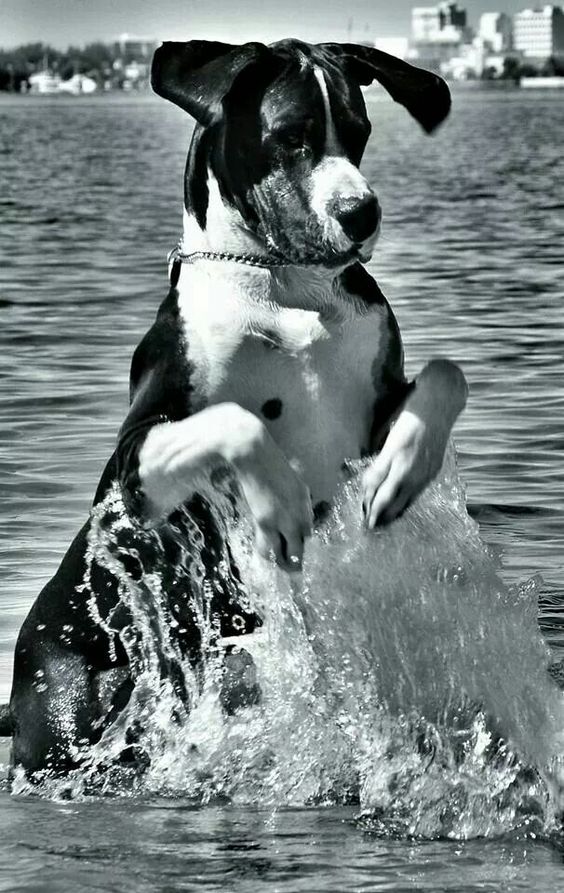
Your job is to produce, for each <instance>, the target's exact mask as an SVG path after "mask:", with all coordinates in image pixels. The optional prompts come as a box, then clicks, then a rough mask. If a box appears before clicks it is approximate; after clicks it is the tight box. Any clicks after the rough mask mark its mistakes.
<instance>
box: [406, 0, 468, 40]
mask: <svg viewBox="0 0 564 893" xmlns="http://www.w3.org/2000/svg"><path fill="white" fill-rule="evenodd" d="M466 29H467V22H466V10H465V9H459V8H458V4H456V3H439V4H437V6H416V7H414V8H413V9H412V10H411V40H412V42H413V43H452V42H455V43H456V42H458V43H460V41H461V40H462V38H463V37H464V36H465V32H466Z"/></svg>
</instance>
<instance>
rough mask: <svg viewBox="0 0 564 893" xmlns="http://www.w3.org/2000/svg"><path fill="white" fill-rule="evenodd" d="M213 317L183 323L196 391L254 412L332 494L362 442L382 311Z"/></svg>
mask: <svg viewBox="0 0 564 893" xmlns="http://www.w3.org/2000/svg"><path fill="white" fill-rule="evenodd" d="M214 316H215V314H214V313H213V312H212V313H211V314H209V315H207V317H206V318H205V319H203V318H200V320H199V321H198V320H196V319H193V318H192V319H190V318H189V317H188V318H187V319H186V329H187V336H188V337H187V340H188V343H189V360H190V363H191V366H192V369H193V373H192V375H193V379H194V381H193V384H194V386H195V388H196V389H197V391H198V393H200V394H201V395H202V397H203V398H204V400H205V402H207V403H221V402H227V401H233V402H235V403H238V404H239V405H240V406H243V407H244V408H245V409H248V410H250V411H251V412H253V413H255V415H257V416H258V417H259V418H260V419H262V421H263V422H264V424H265V425H266V426H267V428H268V430H269V432H270V433H271V435H272V437H273V438H274V440H275V441H276V442H277V443H278V445H279V446H280V447H281V448H282V450H283V451H284V452H285V454H286V456H287V457H288V459H289V460H290V461H291V463H292V465H293V467H294V468H295V470H296V471H298V472H299V473H300V474H301V475H302V476H303V478H304V480H305V482H306V483H307V484H308V486H309V487H310V490H311V491H312V496H313V498H314V500H316V501H318V500H330V499H331V498H332V496H333V494H334V491H335V488H336V486H337V484H338V482H339V480H341V479H342V465H343V460H344V459H345V458H358V457H359V456H360V455H361V452H362V450H363V449H366V448H367V447H368V443H369V437H370V428H371V424H372V409H373V406H374V399H375V392H374V384H373V376H372V367H373V363H374V358H375V356H376V354H377V352H378V348H379V343H380V317H379V314H378V312H374V313H370V314H368V315H367V316H362V317H361V316H358V317H352V316H351V318H350V319H348V320H347V321H344V322H334V321H324V320H323V319H322V318H320V316H319V314H318V313H316V312H312V311H304V310H296V309H291V310H290V309H284V308H278V309H277V310H272V309H264V308H263V309H262V310H259V311H255V312H253V313H252V314H251V315H245V314H231V315H230V316H229V318H225V316H223V317H222V318H218V317H216V318H214Z"/></svg>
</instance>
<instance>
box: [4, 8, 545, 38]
mask: <svg viewBox="0 0 564 893" xmlns="http://www.w3.org/2000/svg"><path fill="white" fill-rule="evenodd" d="M425 5H433V2H432V0H0V47H4V48H8V47H13V46H16V45H17V44H21V43H30V42H34V41H39V40H42V41H43V42H44V43H49V44H51V45H52V46H55V47H58V48H61V49H64V48H66V47H67V46H68V45H69V44H75V45H77V44H78V45H82V44H85V43H90V42H92V41H94V40H103V41H110V40H113V39H114V38H115V37H117V36H118V35H119V34H122V33H124V32H126V33H128V34H131V35H135V36H143V37H154V38H155V39H157V40H167V39H176V40H184V39H185V40H189V39H191V38H207V39H214V40H224V41H226V42H230V43H241V42H244V41H245V40H263V41H266V42H268V41H271V40H279V39H281V38H282V37H299V38H301V39H303V40H309V41H316V40H347V39H351V40H375V39H377V38H378V37H390V36H396V35H403V36H406V37H407V36H408V35H409V28H410V10H411V7H412V6H425ZM459 5H460V6H465V7H466V9H467V10H468V14H469V19H470V24H473V23H474V24H477V22H478V18H479V16H480V14H481V13H482V12H486V11H497V12H509V13H512V12H517V11H518V10H519V9H522V8H524V7H526V6H528V5H529V6H533V5H535V3H534V2H532V0H531V2H529V3H527V0H468V2H466V3H464V2H463V0H461V2H460V3H459ZM537 5H538V4H537Z"/></svg>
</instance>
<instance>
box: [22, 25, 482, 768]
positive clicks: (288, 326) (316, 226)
mask: <svg viewBox="0 0 564 893" xmlns="http://www.w3.org/2000/svg"><path fill="white" fill-rule="evenodd" d="M373 80H377V81H379V82H380V84H382V85H383V86H384V87H385V89H386V90H387V91H388V93H390V94H391V96H392V97H393V98H394V99H395V100H396V101H397V102H399V103H401V104H402V105H403V106H405V108H406V109H407V110H408V111H409V112H410V114H411V115H412V116H413V117H414V118H415V119H416V120H417V121H418V122H419V123H420V124H421V125H422V126H423V128H424V129H425V130H426V131H428V132H430V131H432V130H433V129H434V128H435V127H436V126H437V125H438V124H440V122H441V121H442V120H443V119H444V118H445V117H446V115H447V114H448V111H449V107H450V96H449V91H448V88H447V86H446V84H445V83H444V82H443V81H442V80H441V79H440V78H439V77H437V76H436V75H434V74H431V73H429V72H427V71H423V70H421V69H418V68H415V67H413V66H411V65H409V64H407V63H405V62H402V61H400V60H398V59H395V58H394V57H392V56H389V55H387V54H385V53H382V52H379V51H378V50H375V49H370V48H367V47H363V46H354V45H350V44H329V43H328V44H320V45H316V46H312V45H308V44H305V43H301V42H299V41H297V40H286V41H282V42H279V43H275V44H272V45H271V46H265V45H262V44H259V43H247V44H244V45H242V46H231V45H228V44H223V43H215V42H206V41H190V42H188V43H175V42H174V43H165V44H164V45H163V46H161V47H160V49H158V50H157V52H156V54H155V58H154V62H153V72H152V83H153V88H154V89H155V91H156V92H157V93H158V94H159V95H161V96H163V97H165V98H166V99H169V100H171V101H172V102H174V103H176V104H177V105H178V106H180V107H181V108H182V109H184V110H185V111H187V112H188V113H189V114H190V115H192V116H193V117H194V118H195V119H196V122H197V126H196V129H195V131H194V136H193V139H192V144H191V148H190V152H189V155H188V162H187V167H186V177H185V187H184V193H185V212H184V235H183V239H182V242H181V244H180V246H179V247H178V249H176V250H175V251H174V252H173V254H172V256H171V289H170V291H169V293H168V296H167V297H166V299H165V301H164V303H163V304H162V306H161V307H160V309H159V312H158V314H157V318H156V321H155V323H154V325H153V326H152V328H151V329H150V331H149V332H148V334H147V335H146V336H145V337H144V338H143V340H142V341H141V343H140V345H139V346H138V348H137V350H136V351H135V354H134V357H133V363H132V369H131V407H130V411H129V414H128V416H127V418H126V420H125V422H124V424H123V427H122V428H121V431H120V434H119V438H118V443H117V448H116V451H115V453H114V455H113V456H112V458H111V459H110V461H109V463H108V465H107V467H106V470H105V472H104V474H103V476H102V480H101V482H100V485H99V487H98V491H97V494H96V498H95V504H100V502H101V501H102V500H103V499H104V496H105V494H106V493H107V491H108V488H109V487H110V486H112V485H113V484H114V482H115V481H116V480H117V481H118V482H119V485H120V487H121V491H122V496H123V501H124V503H125V505H126V506H127V510H128V513H129V516H130V517H131V518H134V519H136V523H137V522H139V528H138V529H139V531H142V530H143V525H145V527H146V526H147V525H148V524H154V525H157V526H158V527H159V530H160V533H161V539H162V541H163V543H164V548H165V552H166V555H167V562H168V569H167V570H166V571H165V573H164V574H163V580H164V583H165V588H166V586H168V587H169V591H170V593H171V599H170V606H169V608H170V616H171V618H173V619H174V620H175V621H177V622H175V623H174V624H173V625H174V628H175V629H177V630H179V632H177V634H176V635H177V639H178V642H177V644H178V648H179V649H180V652H181V653H182V654H184V655H186V654H187V655H189V656H190V657H191V658H193V659H194V660H195V661H197V659H198V648H199V640H198V633H197V628H196V624H195V622H194V618H193V616H191V613H190V611H191V609H190V591H189V584H188V582H187V580H186V577H183V578H180V577H178V576H176V575H175V567H176V559H177V550H178V538H177V537H176V538H173V537H170V538H167V530H169V529H170V528H171V525H172V524H175V533H176V534H178V530H179V529H180V530H181V529H182V528H181V523H182V522H181V521H180V520H179V519H178V518H177V517H176V515H177V514H178V511H179V507H180V506H186V505H188V506H189V511H190V513H191V515H192V517H193V518H195V519H196V520H197V522H198V524H199V525H200V528H201V529H202V530H204V531H205V556H206V560H205V564H206V570H205V572H206V574H207V577H208V579H209V581H210V584H211V586H212V587H213V592H214V596H213V598H214V610H215V612H216V615H217V618H218V628H220V632H221V635H224V636H229V635H234V634H236V633H239V632H249V631H252V629H253V627H254V625H255V624H256V623H260V619H258V618H256V617H254V616H253V615H252V614H250V613H248V612H247V613H245V611H244V609H243V608H241V607H240V605H238V603H237V586H238V579H237V571H236V568H233V573H232V584H233V585H226V584H225V582H221V581H220V580H219V577H218V575H217V574H216V569H217V564H218V562H219V560H220V558H221V560H223V559H224V558H225V555H226V554H227V555H228V558H229V548H228V545H226V544H225V543H224V542H222V537H221V535H220V527H219V526H218V524H217V523H216V519H214V511H216V509H214V505H213V498H211V497H210V496H209V493H210V475H212V476H213V474H214V472H215V471H216V470H218V469H219V470H221V469H227V470H230V471H231V473H232V474H233V475H234V477H235V479H236V480H237V482H238V486H239V488H240V491H241V492H242V494H243V496H244V498H245V500H246V502H247V503H248V508H249V511H250V515H251V517H252V518H253V519H254V525H255V537H256V548H257V550H258V551H259V553H260V554H261V555H263V556H265V557H268V556H271V555H272V554H273V555H274V558H275V560H276V562H277V563H278V564H279V565H280V567H282V568H284V569H286V570H288V571H293V570H299V569H300V567H301V561H302V556H303V550H304V541H305V539H306V538H307V537H308V535H310V534H311V532H312V526H313V524H314V523H315V519H316V517H319V516H320V515H321V514H322V513H323V511H324V509H326V507H327V505H328V504H329V503H330V501H331V499H332V497H333V495H334V492H335V489H336V487H337V485H338V483H339V481H340V480H341V479H342V475H343V463H344V462H345V460H347V459H355V458H360V457H361V456H365V455H366V456H367V455H369V454H372V455H373V458H372V460H371V462H370V464H369V465H368V466H367V469H366V471H365V472H364V476H363V479H362V494H363V500H362V510H363V512H364V516H365V519H366V526H367V528H368V529H371V528H373V527H374V526H375V525H376V524H379V523H387V522H390V521H392V520H393V519H394V518H397V517H398V516H399V515H400V514H401V513H402V512H403V511H404V509H405V508H406V507H407V506H408V505H409V504H410V502H412V501H413V500H414V499H415V498H416V497H417V495H418V494H419V493H420V492H421V491H422V489H423V488H424V487H425V486H426V485H427V483H428V482H429V481H430V480H431V479H432V478H433V477H434V476H435V475H436V474H437V473H438V471H439V469H440V467H441V464H442V460H443V454H444V450H445V446H446V444H447V441H448V438H449V434H450V431H451V428H452V425H453V423H454V421H455V419H456V417H457V416H458V414H459V412H460V411H461V409H462V408H463V406H464V404H465V400H466V384H465V381H464V377H463V375H462V373H461V372H460V370H459V369H458V368H457V367H456V366H455V365H453V364H452V363H450V362H448V361H446V360H435V361H433V362H431V363H429V364H428V365H427V366H426V367H425V369H424V370H423V371H422V373H421V375H420V376H419V377H418V378H417V380H416V381H415V382H412V383H408V382H407V381H406V379H405V377H404V371H403V352H402V345H401V340H400V335H399V332H398V328H397V324H396V322H395V319H394V316H393V314H392V311H391V309H390V307H389V306H388V304H387V302H386V299H385V298H384V296H383V295H382V293H381V291H380V289H379V288H378V285H377V284H376V282H375V281H374V280H373V279H372V278H371V276H370V275H369V274H368V273H367V271H366V270H365V268H364V267H363V266H362V262H363V261H367V260H368V259H369V258H370V256H371V254H372V251H373V248H374V245H375V242H376V239H377V236H378V231H379V225H380V216H381V215H380V207H379V204H378V200H377V198H376V196H375V194H374V192H373V191H372V189H371V188H370V186H369V184H368V182H367V181H366V179H365V178H364V176H363V175H362V174H361V173H360V171H359V164H360V161H361V158H362V155H363V152H364V149H365V146H366V143H367V140H368V136H369V134H370V123H369V121H368V118H367V115H366V109H365V105H364V101H363V97H362V92H361V89H360V88H361V85H367V84H370V83H371V82H372V81H373ZM392 423H393V425H392ZM360 508H361V507H359V510H360ZM175 513H176V515H175ZM90 524H91V522H90V521H87V523H86V524H85V526H84V527H83V528H82V530H81V531H80V532H79V533H78V535H77V537H76V538H75V540H74V542H73V543H72V545H71V546H70V548H69V550H68V552H67V554H66V556H65V557H64V559H63V561H62V564H61V566H60V568H59V570H58V571H57V573H56V575H55V577H54V578H53V579H52V580H51V581H50V582H49V583H48V584H47V585H46V587H45V588H44V590H43V591H42V592H41V594H40V595H39V597H38V599H37V601H36V602H35V604H34V605H33V607H32V609H31V611H30V613H29V615H28V617H27V619H26V621H25V622H24V624H23V627H22V630H21V633H20V636H19V639H18V643H17V647H16V655H15V669H14V684H13V691H12V698H11V716H12V722H13V760H14V763H15V764H21V765H23V766H24V767H25V769H26V770H27V771H28V772H30V773H33V772H34V771H35V770H40V769H45V768H48V769H53V770H55V771H64V770H65V769H68V768H69V767H70V766H71V765H72V764H73V757H72V753H73V750H74V747H75V745H76V744H77V743H81V742H82V743H84V742H85V741H95V740H96V737H97V736H98V737H99V735H100V734H101V732H100V729H101V728H102V727H103V722H101V721H100V707H99V704H98V702H97V698H96V678H97V676H98V675H99V674H100V673H102V672H103V671H105V670H108V669H111V668H112V667H115V666H120V665H121V666H127V663H128V657H127V653H126V649H125V648H124V647H123V645H122V644H120V639H119V633H120V631H122V630H124V629H125V628H126V627H127V625H128V623H129V622H130V620H131V618H130V616H129V615H128V610H127V608H126V606H123V605H120V596H119V590H118V586H117V583H116V580H115V579H114V578H113V577H112V576H111V574H109V573H108V571H107V570H106V569H105V568H104V567H102V566H98V565H97V564H96V562H94V563H93V565H92V567H91V568H90V571H89V578H88V579H89V587H90V593H88V592H86V593H85V591H84V585H83V584H84V578H85V568H86V552H87V538H88V532H89V526H90ZM132 529H135V528H132ZM129 536H130V542H129V545H130V546H131V547H132V548H131V549H130V552H131V554H132V555H134V554H135V547H136V543H135V537H134V534H131V532H130V533H129ZM132 537H133V539H132ZM226 549H227V553H226ZM134 565H135V561H134V560H133V559H132V566H131V573H132V574H135V566H134ZM172 594H173V595H174V598H172ZM92 595H94V597H95V599H96V606H97V613H96V615H94V614H93V612H92V611H91V610H89V608H88V606H87V602H88V601H89V599H91V597H92ZM96 616H98V617H99V618H101V620H103V621H104V622H103V623H102V622H97V620H96ZM235 616H236V617H237V624H235V623H234V617H235ZM241 618H243V621H242V622H241ZM110 622H111V625H112V629H113V630H114V631H116V632H117V634H118V635H117V647H113V648H110V642H109V638H108V631H107V628H108V624H109V623H110ZM164 671H166V668H165V670H164ZM133 685H134V680H131V679H128V680H127V681H126V683H125V684H124V686H122V689H121V690H120V692H119V693H118V695H119V696H118V697H117V698H116V699H115V702H114V708H112V709H113V710H114V714H113V715H115V711H116V710H119V709H120V704H121V705H123V704H124V703H126V701H127V697H128V695H129V693H130V692H131V690H132V686H133Z"/></svg>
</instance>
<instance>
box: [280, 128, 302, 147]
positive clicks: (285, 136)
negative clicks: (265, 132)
mask: <svg viewBox="0 0 564 893" xmlns="http://www.w3.org/2000/svg"><path fill="white" fill-rule="evenodd" d="M278 139H279V140H280V142H281V143H282V145H283V146H287V147H288V148H289V149H303V148H304V145H305V143H306V135H305V132H304V130H303V129H302V128H301V127H300V128H298V127H292V128H289V127H288V128H286V129H285V130H282V131H279V132H278Z"/></svg>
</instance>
